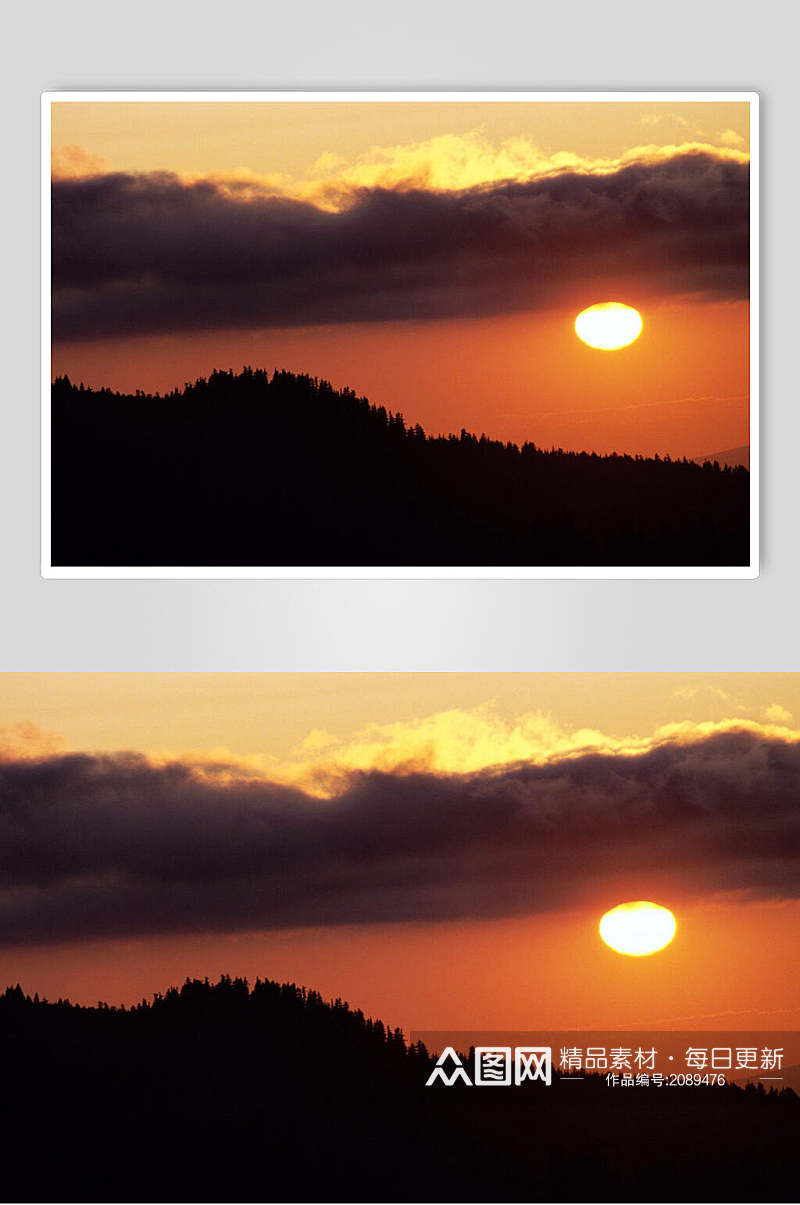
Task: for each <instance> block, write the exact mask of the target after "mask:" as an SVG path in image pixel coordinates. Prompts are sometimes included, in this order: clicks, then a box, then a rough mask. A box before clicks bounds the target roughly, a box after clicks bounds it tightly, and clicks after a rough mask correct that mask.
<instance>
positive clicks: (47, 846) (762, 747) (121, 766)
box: [0, 722, 800, 945]
mask: <svg viewBox="0 0 800 1205" xmlns="http://www.w3.org/2000/svg"><path fill="white" fill-rule="evenodd" d="M798 781H800V740H798V735H797V734H796V733H794V734H791V735H782V736H781V735H776V734H775V732H774V731H773V730H771V729H769V728H768V727H765V728H763V729H761V728H760V727H759V726H758V725H757V724H755V723H752V722H750V723H743V724H742V725H741V726H740V727H738V728H734V727H732V726H731V725H730V724H729V725H728V726H727V727H726V726H722V727H721V728H719V729H715V728H714V726H713V725H708V726H706V730H705V731H703V727H702V726H698V727H697V728H696V729H695V731H694V732H693V734H692V737H691V739H690V740H688V741H687V740H684V739H682V738H681V736H680V734H679V733H676V735H675V737H674V739H672V740H664V741H662V742H661V743H657V744H655V745H653V746H652V747H650V748H649V749H647V750H646V751H641V752H630V753H627V754H624V755H623V754H620V753H613V752H584V753H574V754H572V755H567V756H563V757H553V758H550V759H549V760H547V761H546V762H544V763H542V764H535V763H531V762H525V761H523V762H515V763H510V764H507V765H503V766H499V767H495V768H490V769H484V770H480V771H476V772H471V773H461V774H455V773H442V772H439V773H436V772H433V771H430V770H428V771H422V770H413V769H409V770H407V771H406V772H401V771H400V770H394V771H379V770H369V771H354V772H353V773H352V774H351V775H350V776H349V778H348V779H347V781H346V782H345V783H344V784H343V785H342V786H341V788H340V789H339V790H338V792H337V793H336V794H334V795H332V796H331V797H330V798H326V799H319V798H314V797H312V796H310V795H309V794H307V793H306V792H304V791H302V790H300V789H298V788H297V787H293V786H291V785H286V784H280V783H274V782H270V781H267V780H265V779H263V778H257V777H254V776H253V775H249V776H247V775H242V776H237V774H236V770H235V766H230V765H228V766H220V767H218V772H216V773H215V771H214V769H213V768H212V767H210V766H205V767H203V768H202V769H201V770H199V769H197V768H196V767H195V766H193V765H191V764H189V763H188V762H180V761H174V762H171V763H168V764H161V765H159V764H155V763H153V762H151V761H148V760H147V759H146V758H145V757H143V756H141V755H138V754H125V753H120V754H115V755H106V756H102V755H96V756H90V755H88V754H68V755H53V756H42V757H39V758H38V759H36V758H27V759H24V760H20V759H18V760H14V759H10V760H7V761H5V762H4V763H2V764H0V870H1V872H2V884H3V887H2V890H1V891H0V942H2V943H3V944H7V945H8V944H13V943H19V942H48V941H59V940H70V939H79V938H87V937H92V936H114V935H132V934H154V933H179V932H201V931H211V930H236V929H248V930H253V929H272V928H281V927H294V926H301V925H313V926H321V925H336V924H342V923H369V922H389V921H400V920H404V921H408V920H419V921H431V920H445V919H453V918H487V917H500V916H509V915H521V914H525V913H532V912H535V911H539V910H545V909H550V908H556V907H561V906H571V905H574V904H576V903H579V902H581V901H582V900H584V901H585V900H586V899H589V898H593V893H594V895H596V893H597V892H599V891H602V890H603V889H605V888H607V887H609V886H611V885H613V886H614V887H615V888H617V887H619V885H620V883H625V884H628V883H630V884H631V888H632V889H633V888H635V887H636V885H637V884H639V885H641V887H642V889H645V888H647V889H648V890H654V889H656V888H659V889H660V888H665V887H667V886H669V888H670V890H672V891H673V892H679V893H700V894H706V893H713V892H718V891H731V890H733V891H740V892H744V893H748V894H750V895H753V896H763V897H772V898H797V897H798V896H800V803H799V802H798V792H797V784H798Z"/></svg>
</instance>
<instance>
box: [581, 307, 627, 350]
mask: <svg viewBox="0 0 800 1205" xmlns="http://www.w3.org/2000/svg"><path fill="white" fill-rule="evenodd" d="M641 333H642V316H641V314H640V313H639V311H638V310H635V309H634V308H633V306H632V305H624V304H623V303H622V302H621V301H602V302H599V303H598V304H597V305H590V306H589V308H588V309H587V310H581V312H580V314H578V316H577V318H576V319H575V334H576V335H577V336H578V338H579V339H580V340H581V341H582V342H583V343H586V344H588V346H589V347H597V348H600V349H601V350H602V351H615V350H616V348H618V347H627V346H628V344H629V343H633V341H634V339H638V338H639V336H640V334H641Z"/></svg>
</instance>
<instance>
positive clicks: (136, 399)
mask: <svg viewBox="0 0 800 1205" xmlns="http://www.w3.org/2000/svg"><path fill="white" fill-rule="evenodd" d="M52 407H53V409H52V553H53V563H54V564H56V565H86V566H90V565H132V566H134V565H162V566H171V565H175V566H180V565H225V566H234V565H262V566H297V565H319V566H331V565H343V566H346V565H351V566H352V565H365V566H369V565H372V566H378V565H398V566H417V565H418V566H438V565H441V566H453V565H465V566H503V565H509V566H526V565H532V566H547V565H553V566H564V565H574V566H592V565H619V566H648V565H654V566H659V565H661V566H669V565H673V566H675V565H686V566H691V565H695V566H706V565H707V566H712V565H746V564H748V562H749V486H750V475H749V473H748V472H747V470H746V469H744V468H727V467H726V468H720V466H719V465H717V464H709V463H706V464H703V465H698V464H695V463H693V462H690V461H687V460H680V461H673V460H671V459H670V458H669V457H658V456H656V457H653V458H645V457H640V456H628V455H610V456H598V455H596V454H594V453H586V452H583V453H575V452H563V451H560V450H555V449H551V450H550V451H545V450H543V449H541V448H538V447H537V446H535V445H534V444H533V443H525V444H523V445H522V446H521V447H518V446H517V445H515V444H512V443H502V442H500V441H498V440H492V439H488V438H487V437H486V436H485V435H481V436H480V437H478V436H476V435H474V434H471V433H470V432H467V431H466V430H462V431H461V433H460V435H448V436H436V437H431V436H427V435H426V434H425V432H424V431H423V430H422V428H421V427H420V426H419V425H418V424H417V425H415V426H412V427H408V426H406V423H405V421H404V419H403V417H402V415H401V414H392V413H391V412H389V411H387V410H386V409H385V407H383V406H373V405H370V403H369V402H368V400H367V399H366V398H363V397H357V396H356V395H355V393H354V392H353V391H352V390H351V389H341V390H336V389H333V388H332V386H331V385H330V384H329V383H328V382H327V381H321V380H317V379H316V378H312V377H308V376H302V375H300V376H298V375H293V374H292V373H288V372H275V373H273V375H272V376H270V375H269V374H268V373H266V372H264V371H262V370H254V369H252V368H249V367H248V368H245V369H244V370H243V371H242V372H241V373H239V374H235V373H233V372H214V373H212V374H211V376H210V377H209V378H208V379H201V380H198V381H195V382H194V383H193V384H186V386H185V387H184V388H183V389H182V390H175V391H173V392H172V393H170V394H168V395H167V396H164V397H161V396H159V395H158V394H154V395H151V394H146V393H142V392H140V391H137V392H136V393H135V394H133V395H130V394H118V393H112V392H111V391H109V390H105V389H103V390H99V391H94V390H91V389H85V388H84V387H83V385H80V386H75V385H73V384H72V383H71V382H70V381H69V379H68V378H67V377H62V378H60V379H58V380H57V381H56V382H55V384H54V386H53V398H52Z"/></svg>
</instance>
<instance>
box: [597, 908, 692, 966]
mask: <svg viewBox="0 0 800 1205" xmlns="http://www.w3.org/2000/svg"><path fill="white" fill-rule="evenodd" d="M677 927H678V926H677V923H676V921H675V917H674V916H673V915H672V913H671V912H670V910H669V908H663V907H662V906H661V904H651V903H650V901H649V900H634V901H632V902H631V903H629V904H618V905H617V907H616V908H612V909H611V910H610V911H609V912H606V913H605V914H604V915H603V916H602V917H601V918H600V924H599V926H598V928H599V931H600V936H601V937H602V939H603V941H604V942H605V943H606V945H607V946H610V947H611V949H612V950H616V951H617V953H618V954H630V955H632V956H634V957H639V956H641V955H642V954H655V953H656V951H657V950H663V949H664V946H668V945H669V943H670V942H671V941H672V939H673V937H674V936H675V931H676V929H677Z"/></svg>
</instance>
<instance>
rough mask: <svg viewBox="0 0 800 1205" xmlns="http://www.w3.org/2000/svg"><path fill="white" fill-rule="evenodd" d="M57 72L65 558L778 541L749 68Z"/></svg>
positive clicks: (699, 569) (704, 569) (56, 508)
mask: <svg viewBox="0 0 800 1205" xmlns="http://www.w3.org/2000/svg"><path fill="white" fill-rule="evenodd" d="M43 99H44V110H43V133H44V146H43V151H44V156H45V172H46V175H45V179H44V192H43V221H44V228H43V255H44V289H45V298H44V312H43V322H44V328H45V329H44V357H45V364H44V378H45V398H44V399H43V441H44V443H43V478H44V482H43V520H42V522H43V547H42V571H43V573H44V574H45V576H56V577H58V576H64V577H69V576H102V575H103V574H104V573H106V574H108V575H109V576H115V575H117V576H125V575H126V574H127V575H129V576H137V575H138V576H144V575H152V576H165V577H169V576H180V575H184V576H186V575H190V574H191V573H192V572H195V573H197V574H198V575H203V574H207V575H210V576H215V575H217V576H236V575H237V574H238V575H240V576H286V577H291V576H303V575H306V576H308V575H311V576H313V575H314V574H316V575H325V574H326V573H327V575H329V576H337V575H344V576H347V575H359V574H360V575H361V576H369V575H370V573H372V574H373V575H381V574H382V575H391V574H394V575H396V576H404V575H415V574H416V575H417V576H424V575H427V576H434V575H437V574H439V575H442V576H446V575H454V574H455V575H459V574H460V575H464V576H469V575H472V576H481V575H484V576H502V574H503V573H507V574H509V575H511V576H526V575H527V576H537V575H539V576H558V575H559V574H564V575H571V576H581V575H583V574H586V575H595V576H599V575H604V574H605V575H607V574H609V573H613V572H616V573H617V574H622V575H625V574H626V573H627V574H629V575H631V576H637V575H638V576H647V575H651V576H658V575H663V576H670V575H671V576H678V575H681V574H685V575H687V576H703V575H708V576H732V577H736V576H739V577H746V576H754V575H755V574H756V573H757V570H758V559H757V536H758V525H757V498H756V483H755V472H756V470H757V463H756V458H755V456H754V463H753V480H751V462H750V453H751V447H752V448H753V449H754V451H755V449H756V448H757V436H758V432H757V408H756V402H757V399H756V396H755V390H754V388H753V384H752V382H753V381H754V380H755V367H756V365H755V357H754V354H753V353H754V352H755V334H752V335H751V306H752V307H753V315H752V316H753V317H756V316H757V315H756V311H755V301H756V292H755V290H756V286H757V275H756V272H755V270H754V269H755V268H756V267H757V259H756V258H755V257H756V253H757V248H756V246H755V238H754V235H753V231H754V229H756V227H755V226H754V221H753V218H754V214H755V205H756V202H757V160H756V152H757V132H758V129H757V103H758V101H757V97H756V95H755V94H753V93H714V92H705V93H663V94H662V93H635V94H624V93H616V94H603V93H599V94H580V93H566V94H549V95H548V94H547V93H527V94H526V93H505V94H503V93H497V94H491V93H464V94H455V93H454V94H448V93H432V94H420V93H406V94H402V93H401V94H389V93H385V94H382V93H367V94H363V95H359V94H357V93H342V94H336V93H322V94H313V93H310V94H302V93H294V94H293V93H275V94H270V93H263V94H257V93H242V94H225V93H222V94H213V93H202V94H191V93H179V92H176V93H146V92H145V93H139V94H136V93H120V94H115V93H72V94H71V93H66V92H59V93H51V94H49V95H48V94H46V95H45V96H44V98H43ZM756 327H757V324H756V323H754V324H753V330H754V331H755V330H756Z"/></svg>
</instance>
